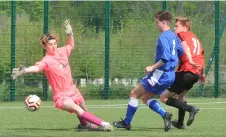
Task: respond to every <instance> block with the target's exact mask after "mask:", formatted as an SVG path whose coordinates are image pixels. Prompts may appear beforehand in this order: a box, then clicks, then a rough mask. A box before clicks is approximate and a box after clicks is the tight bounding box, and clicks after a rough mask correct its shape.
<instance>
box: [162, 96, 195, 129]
mask: <svg viewBox="0 0 226 137" xmlns="http://www.w3.org/2000/svg"><path fill="white" fill-rule="evenodd" d="M166 104H167V105H169V106H172V107H176V108H178V109H183V110H185V111H188V112H189V119H188V121H187V126H190V125H191V124H192V123H193V122H194V119H195V115H196V113H197V112H198V111H199V108H196V107H194V106H190V105H188V104H186V103H184V102H182V101H180V100H178V99H175V98H168V99H167V101H166Z"/></svg>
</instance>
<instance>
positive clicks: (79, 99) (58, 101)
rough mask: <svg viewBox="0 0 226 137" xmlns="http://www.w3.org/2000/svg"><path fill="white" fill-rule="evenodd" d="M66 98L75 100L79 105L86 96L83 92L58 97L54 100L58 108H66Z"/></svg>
mask: <svg viewBox="0 0 226 137" xmlns="http://www.w3.org/2000/svg"><path fill="white" fill-rule="evenodd" d="M66 99H72V100H73V101H74V102H75V104H77V105H80V104H81V103H83V102H84V98H83V96H82V95H81V94H80V95H78V94H73V95H65V96H60V97H58V98H57V99H56V100H55V101H54V104H55V107H56V108H58V109H62V110H64V101H65V100H66ZM70 113H72V112H70Z"/></svg>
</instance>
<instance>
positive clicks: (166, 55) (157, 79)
mask: <svg viewBox="0 0 226 137" xmlns="http://www.w3.org/2000/svg"><path fill="white" fill-rule="evenodd" d="M182 54H183V48H182V46H181V43H180V40H179V39H178V37H177V36H176V35H175V34H174V33H173V32H172V31H171V30H168V31H164V32H162V34H161V35H160V36H159V38H158V43H157V45H156V56H155V63H157V62H158V61H160V60H161V61H162V62H163V63H164V65H163V66H161V67H159V68H157V69H155V70H154V71H153V72H151V73H150V74H148V75H147V76H145V77H144V78H143V79H142V80H141V84H142V85H143V87H144V88H145V90H146V91H147V92H152V93H154V94H159V95H160V94H162V93H163V92H164V91H165V90H166V89H167V88H168V87H169V86H171V85H172V84H173V82H174V80H175V72H174V69H175V67H177V65H178V56H181V55H182Z"/></svg>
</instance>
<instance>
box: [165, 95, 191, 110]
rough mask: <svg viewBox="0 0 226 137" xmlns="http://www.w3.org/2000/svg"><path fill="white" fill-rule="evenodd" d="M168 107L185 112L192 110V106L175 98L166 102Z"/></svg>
mask: <svg viewBox="0 0 226 137" xmlns="http://www.w3.org/2000/svg"><path fill="white" fill-rule="evenodd" d="M166 105H169V106H172V107H175V108H178V109H183V110H184V111H188V112H190V111H191V109H192V106H190V105H187V104H185V103H184V102H181V101H180V100H178V99H175V98H168V100H167V101H166Z"/></svg>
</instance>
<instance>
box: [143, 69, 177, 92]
mask: <svg viewBox="0 0 226 137" xmlns="http://www.w3.org/2000/svg"><path fill="white" fill-rule="evenodd" d="M174 80H175V72H174V71H167V72H164V71H162V70H158V69H156V70H154V71H153V72H152V73H150V74H149V75H147V76H146V77H144V78H143V79H142V80H141V81H140V82H141V84H142V85H143V87H144V88H145V90H146V91H147V92H151V93H154V94H157V95H161V94H162V93H163V92H164V91H165V90H166V89H167V88H168V87H169V86H171V85H172V84H173V82H174Z"/></svg>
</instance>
